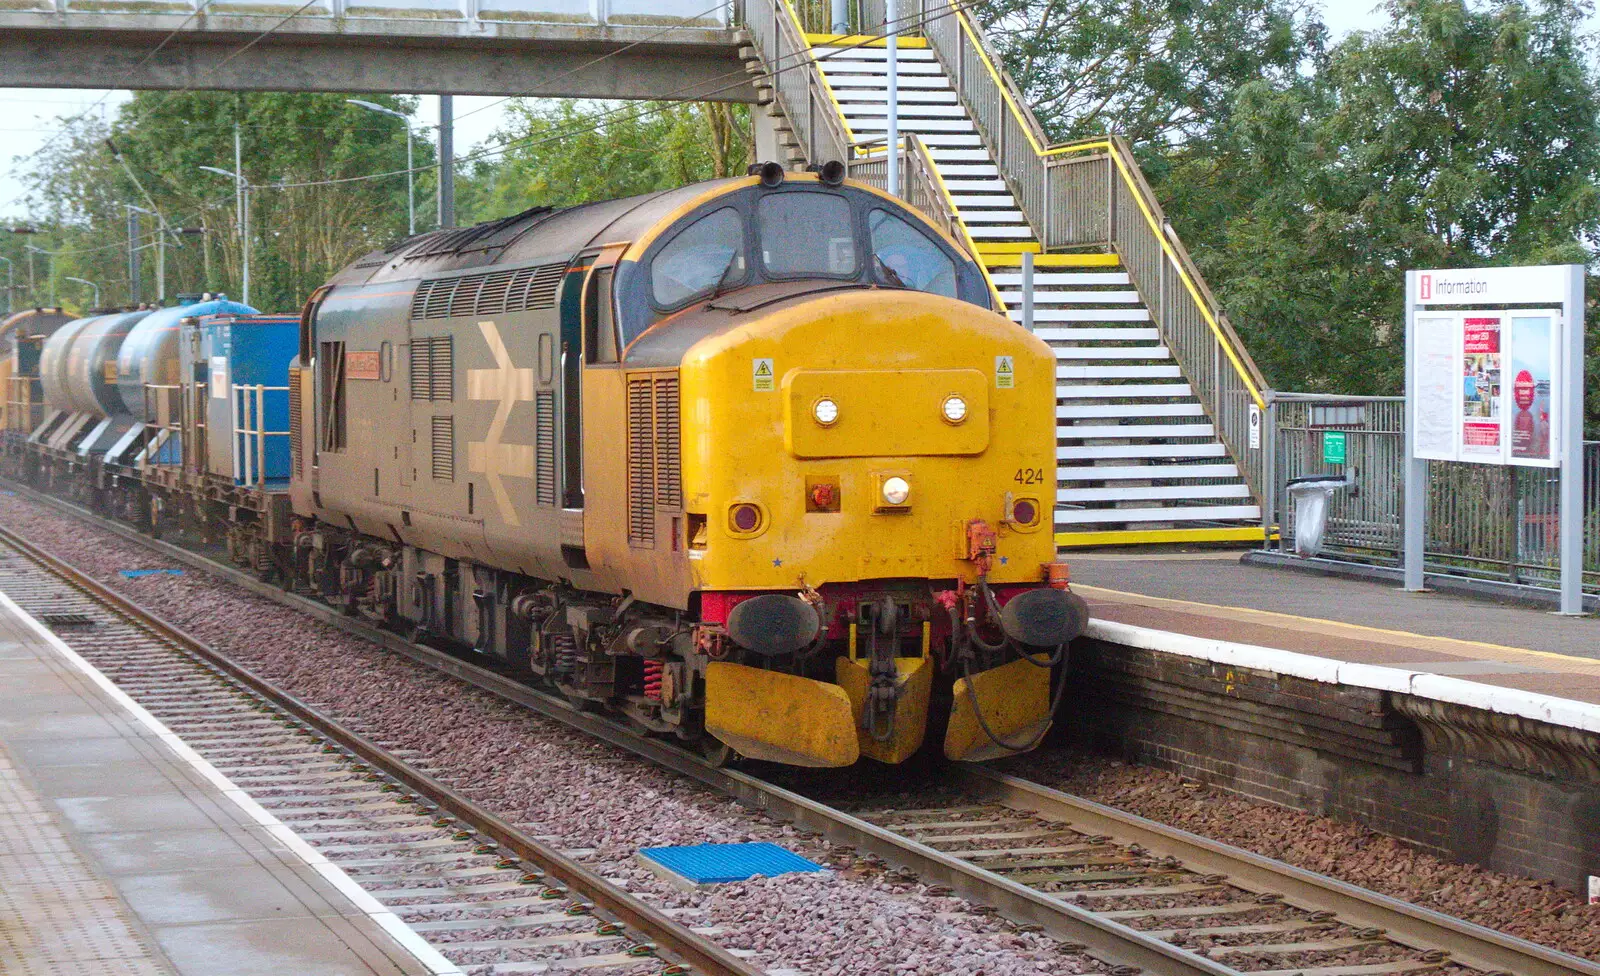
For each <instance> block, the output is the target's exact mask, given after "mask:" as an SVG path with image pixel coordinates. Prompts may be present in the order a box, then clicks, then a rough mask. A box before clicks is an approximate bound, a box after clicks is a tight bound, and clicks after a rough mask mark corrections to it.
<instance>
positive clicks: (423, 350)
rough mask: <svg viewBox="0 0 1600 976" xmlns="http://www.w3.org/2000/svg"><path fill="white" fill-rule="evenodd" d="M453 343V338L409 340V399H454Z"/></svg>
mask: <svg viewBox="0 0 1600 976" xmlns="http://www.w3.org/2000/svg"><path fill="white" fill-rule="evenodd" d="M455 360H456V357H455V339H454V337H453V336H447V335H444V336H412V337H411V351H410V356H409V357H408V362H409V363H410V366H411V399H413V400H438V401H444V402H448V401H450V400H454V399H455V385H456V361H455Z"/></svg>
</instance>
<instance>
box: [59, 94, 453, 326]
mask: <svg viewBox="0 0 1600 976" xmlns="http://www.w3.org/2000/svg"><path fill="white" fill-rule="evenodd" d="M372 100H373V101H376V102H378V103H380V104H384V105H386V106H388V107H391V108H395V109H397V110H400V111H406V112H410V111H412V110H413V109H414V107H415V106H414V100H408V99H397V98H381V97H380V98H376V99H372ZM235 124H237V125H238V127H239V133H240V144H241V150H242V151H241V160H242V167H241V168H242V172H243V174H244V177H245V179H246V181H247V182H249V183H250V184H252V185H255V186H258V187H260V188H259V189H256V190H253V191H252V192H251V194H250V196H251V208H250V225H251V238H252V241H253V245H254V247H253V251H252V267H251V295H250V298H251V302H252V304H254V305H256V306H257V307H259V308H267V309H293V308H296V307H298V306H299V304H300V303H301V302H303V301H304V299H305V297H306V296H307V295H308V294H309V293H310V291H311V290H312V289H313V288H315V287H316V286H317V285H319V284H321V283H322V282H323V281H324V280H326V278H327V277H328V275H329V274H331V273H332V272H333V271H335V270H337V269H338V268H339V267H341V266H342V265H344V264H346V263H348V262H349V261H350V260H351V259H352V258H353V257H355V256H356V255H358V254H360V253H362V252H364V251H366V250H369V249H371V248H372V247H374V246H376V245H379V244H382V243H385V242H387V241H389V240H393V239H394V238H396V237H398V236H401V235H403V234H404V233H405V229H406V226H405V222H406V208H405V193H406V178H405V175H404V173H403V172H400V173H398V175H394V176H386V177H383V178H381V179H377V180H362V181H358V182H350V183H342V184H334V185H323V186H294V184H300V183H313V182H320V181H327V180H338V179H344V178H349V177H364V176H368V175H371V174H379V173H386V172H395V171H403V170H404V169H405V166H406V138H405V128H404V126H403V125H402V124H401V123H400V121H399V120H397V119H393V118H386V117H384V116H381V115H377V114H376V113H373V112H370V111H367V110H364V109H362V108H359V107H357V106H354V105H350V104H347V103H346V101H345V96H343V95H336V94H316V95H302V94H276V93H273V94H228V93H222V92H141V93H139V94H137V95H135V96H134V98H133V99H132V100H131V101H130V102H128V103H126V104H125V105H124V106H123V107H122V109H121V111H120V113H119V115H118V117H117V119H116V121H115V122H113V123H112V124H111V126H110V127H109V129H107V128H105V127H103V126H101V125H100V124H99V123H98V122H95V121H93V120H87V121H83V122H80V123H78V124H76V125H75V126H73V127H72V128H71V130H70V131H69V132H67V133H66V134H65V136H64V137H63V138H62V139H60V140H58V141H57V142H56V143H55V144H53V145H51V146H50V147H49V148H48V149H47V151H46V152H45V153H44V154H43V155H42V157H41V158H40V159H38V160H37V161H36V163H35V166H34V169H33V173H32V183H33V191H34V193H33V201H32V202H33V204H34V207H33V210H34V214H35V216H36V218H37V220H38V222H39V223H41V224H42V225H43V226H46V227H48V228H50V229H51V231H52V233H51V234H50V236H49V237H48V240H49V241H50V242H52V243H50V244H44V243H41V244H39V245H38V246H41V247H48V248H49V249H50V250H60V251H64V252H65V253H63V254H61V255H60V256H59V257H57V258H56V259H55V260H54V262H53V263H54V266H55V267H54V271H55V277H56V279H57V285H58V288H59V294H60V296H61V297H62V298H63V299H68V304H69V306H73V305H75V306H77V307H80V308H81V306H82V305H83V304H84V303H85V302H86V301H87V299H88V296H87V295H83V296H82V299H83V301H80V302H74V301H72V300H71V299H75V298H77V297H78V294H77V293H76V292H72V291H69V289H78V290H79V291H83V289H81V287H80V286H75V285H71V284H61V283H60V281H59V279H60V278H61V277H63V276H65V275H73V276H76V277H82V278H87V279H89V280H92V281H96V282H98V283H99V284H100V286H101V292H102V298H103V300H104V301H105V302H106V303H107V304H121V303H124V302H127V301H128V300H129V299H130V297H131V295H132V293H133V289H132V288H131V284H130V279H129V269H128V255H127V246H128V221H127V211H126V210H125V208H124V205H125V204H134V205H137V206H140V207H144V208H146V209H154V210H158V211H160V212H161V213H162V214H163V215H164V216H165V217H166V220H167V222H168V224H169V225H171V226H173V227H180V226H181V227H191V228H199V229H202V230H204V231H205V233H204V234H203V235H194V236H189V235H185V236H182V237H180V238H179V239H178V240H176V241H172V240H169V242H168V247H167V252H166V259H167V260H166V263H167V294H168V297H169V298H170V297H171V296H172V295H174V294H176V293H178V292H180V291H202V290H210V291H223V292H227V293H228V294H230V295H233V296H240V295H241V294H242V281H241V278H242V264H241V257H242V253H243V251H242V247H241V236H240V226H239V222H238V220H237V219H236V209H235V201H234V186H233V182H232V181H231V180H229V179H228V178H227V177H224V176H220V175H217V174H215V173H208V172H205V171H202V170H201V169H200V167H201V166H215V167H218V168H220V169H224V170H228V171H232V170H233V169H234V126H235ZM108 137H109V138H110V139H111V140H112V142H114V144H115V145H116V147H117V148H118V149H119V150H120V151H121V152H122V154H123V157H124V159H125V160H126V162H127V164H128V167H129V168H131V170H132V171H133V173H134V175H135V176H137V178H138V181H139V182H140V183H142V184H143V186H144V188H145V191H148V193H149V195H150V199H146V198H145V196H144V194H143V193H142V192H141V191H140V190H139V188H138V187H137V186H135V184H134V181H133V180H132V179H130V178H129V176H128V175H127V172H126V170H124V169H123V167H122V166H121V165H120V164H119V163H118V162H117V161H116V159H115V158H114V157H113V155H112V153H111V152H110V151H109V149H108V148H107V146H106V143H105V140H106V139H107V138H108ZM416 150H417V156H416V162H417V165H418V166H419V167H421V166H427V165H429V164H430V163H431V162H432V161H433V158H434V157H433V153H432V148H431V145H430V143H429V141H428V140H427V139H426V138H425V137H424V138H422V139H419V140H418V141H417V144H416ZM420 175H422V174H419V176H420ZM432 185H433V183H432V179H431V177H430V178H429V179H426V180H422V179H419V181H418V188H417V196H418V199H419V201H425V200H427V199H430V194H431V192H432ZM152 201H153V203H154V206H152ZM419 210H420V212H421V213H430V212H431V210H430V209H429V208H427V207H421V208H419ZM142 220H143V226H142V228H141V231H142V236H141V237H140V238H139V242H140V243H141V244H146V245H151V244H154V242H155V240H156V237H157V235H156V229H155V220H154V218H153V217H149V216H146V217H144V218H142ZM141 264H142V269H141V279H142V280H141V282H140V288H139V294H140V296H141V297H142V298H143V299H144V300H146V301H150V300H153V299H154V298H155V295H156V287H155V274H156V264H157V261H156V251H155V248H154V247H149V248H147V249H146V250H144V251H143V252H142V261H141ZM41 270H42V262H41ZM38 291H39V294H38V296H37V298H38V300H39V301H44V300H47V299H48V288H47V287H45V286H44V285H43V283H42V282H41V286H40V288H39V289H38Z"/></svg>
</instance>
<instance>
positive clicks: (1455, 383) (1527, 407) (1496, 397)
mask: <svg viewBox="0 0 1600 976" xmlns="http://www.w3.org/2000/svg"><path fill="white" fill-rule="evenodd" d="M1560 322H1561V317H1560V313H1558V312H1555V311H1543V310H1540V311H1520V310H1517V311H1489V310H1482V311H1476V310H1474V311H1463V312H1448V313H1438V312H1430V313H1427V314H1425V315H1418V316H1417V319H1416V356H1415V360H1414V363H1413V366H1412V376H1411V378H1410V384H1409V385H1410V389H1411V397H1412V409H1413V417H1414V422H1415V424H1416V444H1415V452H1416V456H1417V457H1419V458H1427V459H1429V460H1436V461H1475V462H1478V463H1480V464H1516V465H1525V466H1529V467H1552V468H1553V467H1556V466H1557V465H1558V459H1559V457H1560V453H1559V449H1558V446H1557V444H1556V439H1557V438H1556V433H1555V432H1556V430H1557V429H1558V428H1557V426H1556V424H1557V421H1556V418H1555V403H1556V402H1557V399H1556V396H1555V393H1556V390H1555V384H1556V377H1557V372H1558V366H1559V352H1560V346H1559V342H1560V339H1561V328H1560Z"/></svg>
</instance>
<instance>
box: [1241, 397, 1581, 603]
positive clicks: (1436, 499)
mask: <svg viewBox="0 0 1600 976" xmlns="http://www.w3.org/2000/svg"><path fill="white" fill-rule="evenodd" d="M1267 415H1268V422H1267V430H1268V432H1269V435H1270V436H1271V438H1272V443H1271V450H1270V451H1269V456H1270V459H1271V460H1270V472H1271V474H1270V477H1271V479H1272V484H1273V485H1274V492H1273V504H1272V507H1271V509H1270V511H1269V513H1268V516H1269V518H1270V517H1271V514H1272V513H1276V516H1277V521H1278V524H1279V525H1280V527H1281V536H1280V542H1279V547H1280V548H1281V549H1283V550H1285V551H1289V550H1292V549H1293V546H1294V544H1293V538H1294V508H1293V505H1292V504H1291V503H1290V501H1289V497H1288V491H1287V488H1286V485H1287V483H1288V481H1289V480H1290V479H1293V478H1298V477H1303V476H1306V475H1315V474H1343V475H1346V476H1347V477H1348V478H1350V479H1351V481H1352V482H1353V486H1352V488H1349V489H1345V490H1342V491H1338V492H1336V493H1335V494H1334V496H1333V498H1332V500H1331V502H1330V505H1329V511H1328V523H1327V529H1326V535H1325V536H1324V541H1323V550H1324V552H1325V553H1326V554H1327V555H1330V556H1333V557H1335V558H1338V559H1344V560H1349V561H1353V562H1364V563H1370V564H1373V565H1379V566H1391V567H1398V566H1400V564H1401V558H1402V528H1401V513H1402V512H1403V511H1404V505H1405V490H1404V484H1405V426H1404V424H1405V400H1404V398H1403V397H1337V396H1308V395H1304V394H1292V393H1275V394H1273V395H1272V399H1271V402H1270V405H1269V407H1268V412H1267ZM1329 431H1337V432H1343V434H1344V442H1345V458H1346V459H1345V462H1344V463H1343V464H1342V465H1341V464H1328V463H1324V461H1323V437H1324V435H1325V434H1326V433H1327V432H1329ZM1583 472H1584V491H1583V498H1584V510H1583V512H1582V518H1583V520H1584V559H1583V566H1584V590H1585V591H1586V592H1590V593H1597V592H1600V441H1587V442H1585V443H1584V448H1583ZM1558 487H1559V478H1558V476H1557V473H1556V472H1555V471H1552V470H1548V469H1544V468H1524V467H1515V466H1509V465H1507V466H1499V465H1488V464H1469V463H1462V462H1454V461H1430V462H1428V504H1427V527H1426V531H1425V536H1424V538H1425V540H1426V541H1425V543H1424V545H1425V550H1424V554H1425V559H1424V562H1425V566H1426V569H1427V571H1428V572H1430V573H1448V574H1451V575H1455V576H1466V577H1471V578H1475V579H1485V580H1493V581H1497V582H1503V583H1520V584H1526V585H1530V586H1540V587H1549V588H1555V587H1556V586H1557V585H1559V577H1560V545H1559V539H1558V526H1559V525H1560V521H1559V516H1560V500H1559V491H1558Z"/></svg>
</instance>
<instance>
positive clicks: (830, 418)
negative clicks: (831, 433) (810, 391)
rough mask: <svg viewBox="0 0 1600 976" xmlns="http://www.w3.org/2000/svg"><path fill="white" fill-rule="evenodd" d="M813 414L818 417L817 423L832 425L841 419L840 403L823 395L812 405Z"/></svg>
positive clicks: (825, 425) (826, 425)
mask: <svg viewBox="0 0 1600 976" xmlns="http://www.w3.org/2000/svg"><path fill="white" fill-rule="evenodd" d="M811 416H813V417H815V418H817V423H819V424H821V425H822V426H824V427H832V426H833V425H834V423H835V422H837V421H838V419H839V405H838V404H837V403H834V402H833V401H832V400H830V399H828V398H827V397H823V398H822V399H820V400H818V401H817V402H816V403H815V404H813V405H812V407H811Z"/></svg>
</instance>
